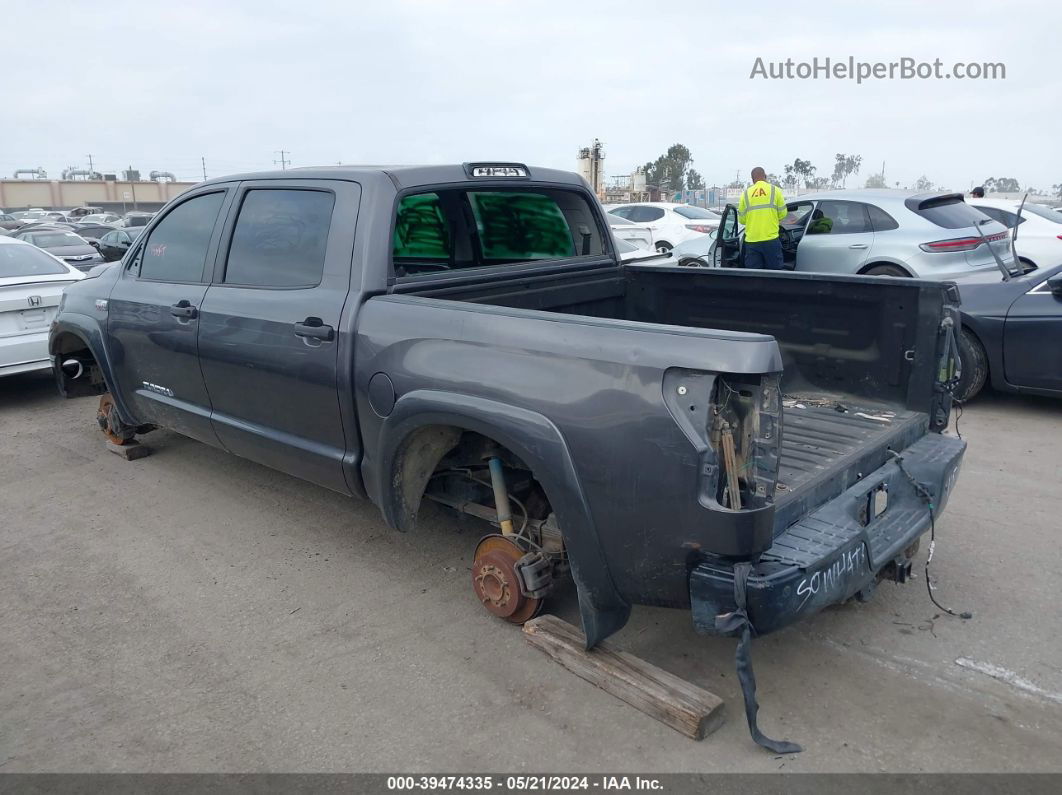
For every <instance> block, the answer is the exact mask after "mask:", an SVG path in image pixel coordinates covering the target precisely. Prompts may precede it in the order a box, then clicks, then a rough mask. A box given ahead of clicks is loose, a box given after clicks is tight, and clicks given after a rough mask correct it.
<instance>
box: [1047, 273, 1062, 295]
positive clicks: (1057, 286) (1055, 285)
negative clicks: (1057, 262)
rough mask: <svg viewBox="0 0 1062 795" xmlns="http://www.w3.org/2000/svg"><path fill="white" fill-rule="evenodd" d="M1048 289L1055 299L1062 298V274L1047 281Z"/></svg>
mask: <svg viewBox="0 0 1062 795" xmlns="http://www.w3.org/2000/svg"><path fill="white" fill-rule="evenodd" d="M1047 289H1048V290H1050V291H1051V294H1052V295H1053V296H1054V297H1055V298H1062V273H1060V274H1058V275H1057V276H1052V277H1051V278H1050V279H1048V280H1047Z"/></svg>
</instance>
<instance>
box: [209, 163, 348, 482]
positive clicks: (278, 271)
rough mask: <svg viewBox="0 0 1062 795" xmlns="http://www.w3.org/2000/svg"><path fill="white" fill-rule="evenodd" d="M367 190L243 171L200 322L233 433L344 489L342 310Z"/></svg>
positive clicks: (213, 385)
mask: <svg viewBox="0 0 1062 795" xmlns="http://www.w3.org/2000/svg"><path fill="white" fill-rule="evenodd" d="M359 199H360V189H359V188H358V186H357V185H356V184H354V183H350V182H340V181H326V180H298V181H295V180H292V181H284V182H277V181H269V180H263V181H258V182H245V183H242V184H241V185H240V188H239V191H238V193H237V196H236V198H235V201H234V210H233V213H232V215H233V216H234V220H233V222H232V223H230V224H229V225H228V227H227V229H226V231H225V234H224V236H223V237H222V241H221V247H220V249H221V253H220V255H219V257H218V264H217V268H216V269H215V272H214V280H213V283H212V284H211V286H210V289H209V290H208V291H207V295H206V298H205V299H204V301H203V306H202V309H201V315H200V329H199V362H200V366H201V367H202V371H203V379H204V381H205V383H206V388H207V392H208V393H209V394H210V400H211V403H212V405H213V414H212V419H213V426H214V430H215V432H216V433H217V436H218V438H219V439H220V440H221V443H222V444H223V445H224V446H225V447H226V448H227V449H228V450H230V451H231V452H233V453H235V454H237V455H240V456H244V457H245V458H249V459H252V460H254V461H258V462H259V463H262V464H265V465H266V466H270V467H273V468H274V469H279V470H281V471H283V472H287V473H289V474H291V475H295V476H296V477H300V478H303V479H305V480H310V481H313V482H314V483H318V484H320V485H322V486H325V487H328V488H331V489H335V490H337V491H341V492H348V491H349V489H348V487H347V485H346V482H345V479H344V476H343V467H342V463H343V457H344V455H345V454H346V452H347V449H346V448H347V445H346V443H345V441H344V429H343V421H342V417H341V407H340V402H339V401H340V396H339V386H338V384H339V377H338V371H339V367H340V362H339V359H338V351H339V350H340V348H341V346H340V317H341V315H342V312H343V306H344V303H345V301H346V297H347V294H348V292H349V290H350V271H351V258H352V251H353V243H354V226H355V223H356V221H357V211H358V202H359ZM344 347H345V346H344ZM350 364H351V363H348V365H350Z"/></svg>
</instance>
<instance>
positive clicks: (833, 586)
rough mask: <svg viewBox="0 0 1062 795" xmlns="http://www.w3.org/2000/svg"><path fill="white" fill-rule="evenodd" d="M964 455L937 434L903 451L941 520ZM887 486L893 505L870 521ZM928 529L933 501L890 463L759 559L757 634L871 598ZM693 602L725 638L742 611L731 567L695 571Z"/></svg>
mask: <svg viewBox="0 0 1062 795" xmlns="http://www.w3.org/2000/svg"><path fill="white" fill-rule="evenodd" d="M965 450H966V443H965V442H963V441H961V440H960V439H956V438H954V437H951V436H942V435H940V434H936V433H930V434H928V435H926V436H924V437H922V438H921V439H919V440H918V441H917V442H915V443H914V444H912V445H911V446H910V447H908V448H907V449H906V450H904V451H903V453H902V455H903V464H904V468H905V469H907V471H908V472H910V473H911V475H912V476H913V477H914V479H915V480H917V481H918V482H919V483H921V484H922V485H924V486H925V487H926V488H927V489H928V490H929V492H930V494H932V496H933V506H934V509H935V510H934V515H939V514H940V512H941V511H942V510H944V506H945V505H946V504H947V501H948V497H949V496H950V495H951V491H952V488H953V487H954V485H955V480H956V478H957V477H958V474H959V466H960V465H961V463H962V456H963V453H964V452H965ZM882 488H884V489H886V490H887V493H888V507H887V508H886V509H885V511H884V512H883V513H881V514H880V515H879V516H877V517H876V518H872V519H870V520H869V521H868V520H867V518H866V517H867V516H868V515H872V514H868V512H867V511H868V506H870V505H871V504H872V502H873V494H872V492H875V491H878V490H880V489H882ZM871 511H872V509H871ZM929 524H930V522H929V509H928V508H927V507H926V504H925V503H924V502H923V501H922V500H921V499H920V498H919V496H918V494H917V492H916V491H915V489H914V487H913V486H912V485H911V484H910V483H909V482H908V480H907V478H906V477H905V476H904V474H903V473H902V472H901V471H900V468H899V467H898V466H897V464H896V462H895V461H891V460H890V461H889V462H888V463H886V464H885V465H884V466H882V467H881V468H879V469H877V470H875V471H874V472H871V473H870V474H869V475H867V476H866V477H864V478H863V479H862V480H860V481H859V483H857V484H856V485H854V486H852V487H851V488H850V489H848V490H847V491H845V492H844V493H843V494H841V495H840V496H838V497H836V498H834V499H832V500H830V501H829V502H827V503H825V504H823V505H822V506H820V507H819V508H817V509H816V510H814V511H812V512H811V513H809V514H808V515H807V516H805V517H804V518H802V519H801V520H800V521H798V522H796V523H795V524H793V525H792V526H791V527H789V528H788V529H786V530H785V531H784V532H782V533H781V534H780V535H778V536H777V537H776V538H775V539H774V543H773V544H772V545H771V547H770V548H769V549H768V550H767V551H766V552H764V553H763V555H762V556H760V558H759V560H758V561H757V562H756V563H755V565H754V566H753V569H752V573H751V574H750V575H749V578H748V583H747V591H746V593H747V598H748V607H747V611H748V615H749V620H750V622H751V623H752V626H753V627H754V629H755V631H756V633H757V634H760V635H763V634H766V633H768V632H773V631H774V630H776V629H781V628H782V627H784V626H787V625H788V624H791V623H793V622H794V621H796V620H797V619H799V618H802V617H804V616H807V615H810V614H812V613H815V612H817V611H819V610H821V609H822V608H824V607H826V606H828V605H831V604H836V603H839V602H843V601H845V600H846V599H850V598H851V597H853V596H855V595H856V594H862V595H869V593H870V592H871V591H872V590H873V588H874V586H875V584H876V583H877V582H878V580H879V579H880V577H881V576H883V574H885V573H886V572H885V570H886V569H887V568H888V567H889V566H890V565H891V564H896V566H897V567H898V569H899V571H901V572H902V571H904V570H905V567H906V566H907V565H908V562H909V561H908V556H907V555H905V554H904V553H905V550H908V549H909V548H910V547H911V546H912V545H913V544H914V543H915V542H916V541H917V540H918V539H919V538H920V537H921V536H922V534H923V533H925V532H926V531H927V530H929ZM690 601H691V603H692V611H693V624H694V627H695V628H696V629H697V631H699V632H704V633H707V634H711V635H715V634H720V633H719V631H718V630H717V629H716V616H720V615H723V614H726V613H730V612H732V611H733V610H734V609H735V607H736V604H735V600H734V570H733V566H732V564H730V563H728V562H726V561H723V560H720V559H713V560H708V561H705V562H703V563H701V564H700V565H698V566H697V567H696V568H694V569H693V571H692V573H691V574H690Z"/></svg>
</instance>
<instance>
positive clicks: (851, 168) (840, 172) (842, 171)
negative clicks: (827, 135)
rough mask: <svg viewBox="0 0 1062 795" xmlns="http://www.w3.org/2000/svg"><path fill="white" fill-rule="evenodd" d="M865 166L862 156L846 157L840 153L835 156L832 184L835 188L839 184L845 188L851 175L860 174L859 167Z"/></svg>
mask: <svg viewBox="0 0 1062 795" xmlns="http://www.w3.org/2000/svg"><path fill="white" fill-rule="evenodd" d="M861 165H863V156H862V155H844V154H841V153H840V152H838V153H837V154H836V155H835V156H834V163H833V176H832V177H831V178H830V182H831V183H832V184H833V186H834V187H837V185H838V184H840V186H841V187H842V188H843V187H845V183H846V182H847V181H848V175H849V174H858V173H859V167H860V166H861Z"/></svg>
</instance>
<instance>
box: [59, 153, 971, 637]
mask: <svg viewBox="0 0 1062 795" xmlns="http://www.w3.org/2000/svg"><path fill="white" fill-rule="evenodd" d="M957 303H958V294H957V292H956V290H955V288H954V286H952V285H949V284H943V283H931V282H923V281H917V280H913V279H888V278H868V277H846V276H824V275H818V274H809V273H764V272H756V271H742V270H717V269H698V270H691V269H688V268H679V267H660V266H656V265H652V264H621V263H620V261H619V259H618V258H617V255H616V253H615V245H614V241H613V238H612V236H611V234H610V232H609V226H608V224H607V223H606V221H605V217H604V214H603V212H602V210H601V208H600V206H599V204H598V202H597V201H596V199H595V197H594V196H593V194H591V193H590V192H589V190H588V189H587V187H586V184H585V183H584V182H583V181H582V180H581V179H580V178H579V177H577V176H575V175H573V174H570V173H566V172H560V171H554V170H550V169H544V168H536V167H527V166H524V165H522V164H512V163H468V164H464V165H451V166H427V167H396V168H358V167H335V168H320V169H300V170H289V171H282V172H273V173H264V174H250V175H244V176H235V177H228V178H224V179H216V180H212V181H208V182H204V183H202V184H200V185H197V186H196V187H195V188H193V189H192V190H190V191H188V192H187V193H185V194H183V195H182V196H180V197H179V198H178V199H175V200H173V201H172V202H171V203H170V204H169V205H168V206H167V207H166V208H165V209H163V210H162V211H161V212H160V213H159V214H158V216H157V217H156V218H154V219H153V220H152V221H151V223H150V224H149V226H148V227H147V229H146V230H145V232H144V233H143V234H142V235H141V236H140V237H139V238H138V240H137V242H136V244H135V245H134V246H133V247H131V248H130V250H129V252H128V253H127V254H126V256H125V257H124V258H123V260H122V261H121V262H120V263H118V264H116V265H113V266H101V267H100V268H97V269H96V271H95V272H94V273H93V274H92V275H91V277H90V278H87V279H85V280H84V281H82V282H80V283H78V284H75V285H72V286H70V287H69V288H67V290H66V292H65V295H64V298H63V302H62V305H61V307H60V311H59V314H58V316H57V318H56V320H55V322H54V324H53V326H52V330H51V335H50V350H51V354H52V356H53V357H54V362H55V372H56V374H57V377H58V380H59V387H60V391H61V392H62V393H63V394H64V395H66V396H76V395H87V394H100V395H102V397H101V399H100V408H99V410H98V413H97V420H98V422H99V424H100V427H101V428H102V430H103V431H104V433H105V434H106V435H107V436H108V438H110V439H111V440H112V442H114V443H122V442H124V441H127V440H130V439H132V438H133V436H134V435H135V434H138V433H146V432H148V431H149V430H151V429H153V428H156V427H164V428H168V429H171V430H173V431H176V432H178V433H181V434H184V435H187V436H190V437H193V438H195V439H198V440H200V441H202V442H205V443H207V444H210V445H214V446H216V447H220V448H222V449H225V450H228V451H230V452H232V453H235V454H236V455H239V456H243V457H245V458H249V459H252V460H254V461H258V462H260V463H262V464H265V465H267V466H270V467H274V468H276V469H279V470H281V471H284V472H287V473H290V474H291V475H294V476H296V477H299V478H304V479H306V480H309V481H312V482H314V483H318V484H320V485H322V486H326V487H328V488H330V489H334V490H336V491H339V492H342V493H344V494H349V495H352V496H357V497H367V498H368V499H370V500H372V501H373V502H374V503H375V504H376V505H377V506H379V508H380V510H381V511H382V513H383V516H384V517H385V519H386V520H387V522H388V523H389V524H390V525H392V526H393V527H395V528H397V529H399V530H409V529H411V528H412V527H413V526H414V525H415V522H416V518H417V513H418V509H419V507H420V505H421V504H422V502H423V501H424V500H425V499H428V500H432V501H435V502H437V503H441V504H442V505H444V506H448V507H449V508H450V509H453V510H455V511H458V512H463V513H466V514H471V515H472V516H475V517H478V518H480V519H482V520H484V521H485V522H489V523H491V524H493V525H494V528H495V529H496V532H493V533H491V534H489V535H487V536H486V537H485V538H484V539H483V540H482V541H480V543H479V544H478V546H477V548H476V551H475V553H474V555H473V565H472V587H473V591H474V593H475V598H477V599H479V600H480V601H481V602H482V603H483V604H484V606H485V607H487V609H489V610H491V611H492V612H494V613H496V614H497V615H499V616H502V617H503V618H507V619H509V620H511V621H515V622H521V621H524V620H526V619H528V618H529V617H531V616H532V615H534V614H535V612H536V611H538V610H539V608H540V605H541V602H542V599H543V597H544V596H545V595H546V594H547V593H548V592H549V590H550V588H551V586H552V585H553V583H554V582H555V581H556V580H557V579H558V578H559V577H562V576H565V575H566V574H568V573H570V575H571V576H572V577H573V578H574V580H575V583H576V586H577V590H578V595H579V606H580V609H581V615H582V623H583V629H584V632H585V635H586V642H587V645H588V646H593V645H594V644H596V643H597V642H599V641H600V640H602V639H603V638H605V637H606V636H608V635H609V634H611V633H613V632H615V631H617V630H618V629H620V628H621V627H622V626H623V625H624V624H625V622H626V621H627V618H628V615H629V613H630V609H631V605H633V604H646V605H666V606H671V607H676V608H683V609H687V610H691V612H692V616H693V621H694V623H695V625H696V627H697V628H698V629H699V630H701V631H704V632H708V633H724V634H726V633H733V634H738V632H739V630H737V629H735V627H734V626H733V624H732V623H729V624H728V623H727V621H724V620H722V619H723V618H725V617H727V616H729V617H730V618H733V616H734V615H735V614H736V615H738V616H739V617H740V618H742V619H745V624H746V631H748V630H749V629H751V631H753V632H756V633H760V634H762V633H765V632H769V631H771V630H774V629H777V628H779V627H782V626H784V625H786V624H788V623H790V622H792V621H794V620H795V619H797V618H799V617H801V616H803V615H806V614H809V613H811V612H813V611H816V610H819V609H821V608H822V607H824V606H826V605H829V604H831V603H837V602H841V601H844V600H846V599H849V598H851V597H853V596H857V597H859V598H865V597H866V596H868V595H869V594H870V592H871V591H872V590H873V588H874V586H875V584H876V583H878V582H879V581H881V580H882V579H884V578H891V579H894V580H899V581H903V580H904V579H905V577H906V575H907V573H908V572H909V570H910V566H911V559H912V556H913V555H914V551H915V549H916V547H917V545H918V541H919V538H920V537H921V536H922V535H923V534H924V533H925V532H927V531H928V530H929V528H930V519H931V517H930V513H931V511H935V512H939V511H941V510H942V509H943V508H944V506H945V504H946V502H947V499H948V496H949V493H950V491H951V489H952V487H953V485H954V483H955V478H956V475H957V473H958V469H959V465H960V461H961V458H962V455H963V451H964V447H965V445H964V443H963V442H962V441H960V440H958V439H956V438H953V437H951V436H948V435H943V434H942V433H941V431H942V430H943V429H944V428H945V427H946V425H947V423H948V417H949V413H950V410H951V394H950V388H951V386H952V385H953V383H954V375H955V373H954V370H955V362H954V333H953V332H954V329H955V327H956V325H957V308H956V307H957ZM930 505H931V507H929V506H930ZM485 526H486V525H485ZM736 575H737V576H736Z"/></svg>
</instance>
